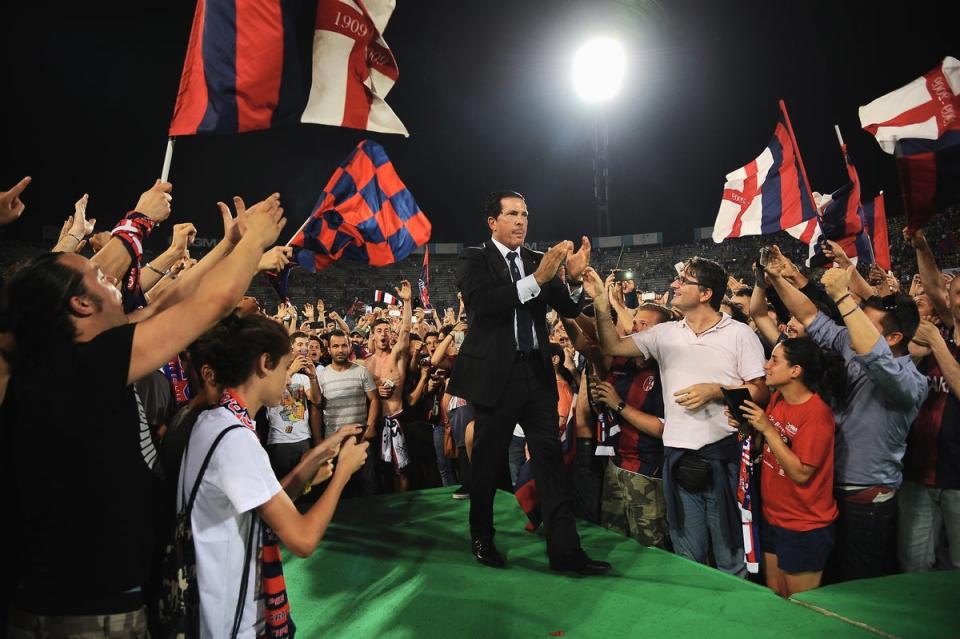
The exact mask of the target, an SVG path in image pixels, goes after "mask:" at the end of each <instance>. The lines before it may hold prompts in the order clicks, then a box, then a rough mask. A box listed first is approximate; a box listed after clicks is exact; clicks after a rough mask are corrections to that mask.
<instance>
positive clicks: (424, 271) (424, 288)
mask: <svg viewBox="0 0 960 639" xmlns="http://www.w3.org/2000/svg"><path fill="white" fill-rule="evenodd" d="M417 284H418V285H419V286H420V305H421V306H423V308H430V247H429V246H428V247H425V248H424V249H423V266H421V267H420V278H419V279H418V280H417Z"/></svg>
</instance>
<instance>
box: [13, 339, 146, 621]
mask: <svg viewBox="0 0 960 639" xmlns="http://www.w3.org/2000/svg"><path fill="white" fill-rule="evenodd" d="M135 328H136V325H134V324H128V325H124V326H120V327H117V328H113V329H110V330H108V331H105V332H103V333H101V334H100V335H98V336H97V337H96V338H94V339H93V340H91V341H90V342H86V343H80V344H76V345H75V347H74V348H73V349H72V350H71V351H68V352H66V353H63V357H62V358H61V359H60V360H59V361H58V362H57V363H56V365H51V366H45V367H43V373H42V374H41V373H36V374H29V375H28V374H19V373H15V374H14V376H13V378H12V379H11V382H10V388H9V389H8V394H7V399H6V404H5V406H4V422H5V423H4V426H3V430H4V437H5V438H6V439H7V443H8V444H9V449H8V453H9V458H10V459H9V463H10V468H11V470H12V476H13V483H14V485H13V498H14V500H15V502H16V503H15V504H13V508H14V512H16V513H17V517H16V519H13V520H12V521H10V525H12V526H16V527H17V528H18V530H16V531H15V537H19V539H18V540H17V542H18V545H19V547H17V548H13V549H10V548H8V551H11V552H15V553H17V554H18V556H19V558H20V560H21V561H20V564H21V565H20V573H19V578H18V579H17V584H18V585H17V588H16V593H15V595H14V596H15V601H16V603H17V605H19V606H20V607H21V608H23V609H25V610H29V611H31V612H35V613H39V614H53V615H57V614H105V613H109V612H121V611H124V610H130V609H132V608H136V607H139V598H140V597H139V588H140V587H141V586H142V585H143V583H144V581H145V579H146V575H147V571H148V568H149V561H150V548H151V544H152V533H151V525H150V522H151V517H150V510H151V503H150V502H151V497H150V495H151V471H150V466H151V465H152V464H153V463H154V461H155V459H156V451H155V450H154V448H153V443H152V440H151V439H150V432H149V429H148V427H147V425H146V423H145V422H143V420H141V411H140V410H138V399H137V397H136V395H135V393H134V390H133V387H132V386H128V385H127V375H128V374H129V367H130V354H131V349H132V345H133V334H134V330H135Z"/></svg>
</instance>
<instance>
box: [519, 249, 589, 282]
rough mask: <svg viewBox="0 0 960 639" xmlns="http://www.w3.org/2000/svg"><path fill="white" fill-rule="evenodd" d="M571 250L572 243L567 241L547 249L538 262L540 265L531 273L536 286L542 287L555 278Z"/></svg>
mask: <svg viewBox="0 0 960 639" xmlns="http://www.w3.org/2000/svg"><path fill="white" fill-rule="evenodd" d="M588 243H589V242H588ZM572 250H573V242H570V241H568V240H563V241H561V242H558V243H557V244H555V245H553V246H551V247H550V248H548V249H547V252H546V253H544V254H543V258H541V260H540V265H539V266H538V267H537V270H536V271H535V272H534V273H533V278H534V279H535V280H537V284H539V285H540V286H544V285H545V284H546V283H547V282H549V281H550V280H552V279H553V278H554V277H556V276H557V271H558V270H560V265H561V264H563V261H564V260H565V259H566V258H567V255H568V254H569V253H570V251H572ZM581 250H582V248H581ZM588 256H589V249H588ZM578 275H579V273H578Z"/></svg>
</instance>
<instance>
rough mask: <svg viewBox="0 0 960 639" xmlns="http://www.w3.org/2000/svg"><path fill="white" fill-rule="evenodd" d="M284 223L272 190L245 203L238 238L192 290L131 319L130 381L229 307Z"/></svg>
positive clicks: (189, 340)
mask: <svg viewBox="0 0 960 639" xmlns="http://www.w3.org/2000/svg"><path fill="white" fill-rule="evenodd" d="M285 224H286V219H285V218H284V217H283V208H281V206H280V196H279V195H277V194H274V195H271V196H270V197H269V198H267V199H266V200H264V201H263V202H261V203H259V204H258V205H256V206H254V207H253V208H251V209H250V210H249V212H248V213H247V214H246V215H245V216H244V217H243V218H242V219H241V221H240V225H241V227H242V228H241V230H242V232H243V238H242V239H241V240H240V241H239V242H238V243H237V245H236V248H234V249H233V251H231V252H230V254H229V255H228V256H227V257H225V258H224V259H222V260H220V261H219V262H217V264H216V265H215V266H214V267H213V268H211V269H210V271H209V272H208V273H206V275H205V276H204V277H203V278H202V281H200V282H199V283H198V285H197V287H196V289H195V290H194V292H193V293H192V294H191V295H189V296H187V297H186V298H185V299H184V300H182V301H181V302H179V303H176V304H174V305H172V306H171V307H169V308H166V309H165V310H163V311H161V312H160V313H157V314H156V315H154V316H153V317H150V318H148V319H145V320H143V321H142V322H140V323H138V324H137V327H136V330H135V331H134V335H133V352H132V354H131V357H130V372H129V375H128V380H129V382H130V383H133V382H134V381H136V380H138V379H140V378H141V377H143V376H144V375H146V374H147V373H149V372H150V371H153V370H156V369H157V368H159V367H160V366H162V365H163V364H164V363H166V362H168V361H169V360H170V358H172V357H173V356H174V355H176V354H177V353H179V352H180V351H182V350H183V349H184V348H186V347H187V346H188V345H189V344H190V343H192V342H193V341H194V340H195V339H196V338H198V337H199V336H200V335H202V334H203V332H204V331H206V330H207V329H208V328H210V327H211V326H213V324H214V323H215V322H216V321H217V320H219V319H220V318H221V317H224V316H225V315H227V314H229V313H230V312H231V311H233V309H234V308H235V307H236V305H237V302H238V301H239V300H240V298H241V297H242V296H243V294H244V292H245V291H246V289H247V287H248V286H249V284H250V280H251V279H252V278H253V276H254V275H255V274H256V272H257V263H258V262H259V260H260V256H261V255H263V251H264V249H266V248H268V247H269V246H271V245H272V244H273V243H274V242H275V241H276V239H277V236H278V235H279V234H280V230H281V229H282V228H283V226H284V225H285ZM198 266H199V265H198ZM195 268H196V267H195Z"/></svg>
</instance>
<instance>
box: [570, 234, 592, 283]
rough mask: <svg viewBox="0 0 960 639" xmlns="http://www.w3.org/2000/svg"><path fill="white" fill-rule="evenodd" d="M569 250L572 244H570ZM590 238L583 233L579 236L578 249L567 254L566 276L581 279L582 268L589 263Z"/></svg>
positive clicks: (576, 279) (575, 279)
mask: <svg viewBox="0 0 960 639" xmlns="http://www.w3.org/2000/svg"><path fill="white" fill-rule="evenodd" d="M570 247H571V250H572V248H573V244H572V243H571V244H570ZM590 250H591V246H590V238H589V237H587V236H586V235H584V236H583V237H581V238H580V250H578V251H577V252H576V253H570V254H568V255H567V261H566V268H567V278H568V279H571V280H574V281H576V282H579V281H580V280H581V279H583V269H585V268H587V266H589V264H590Z"/></svg>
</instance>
